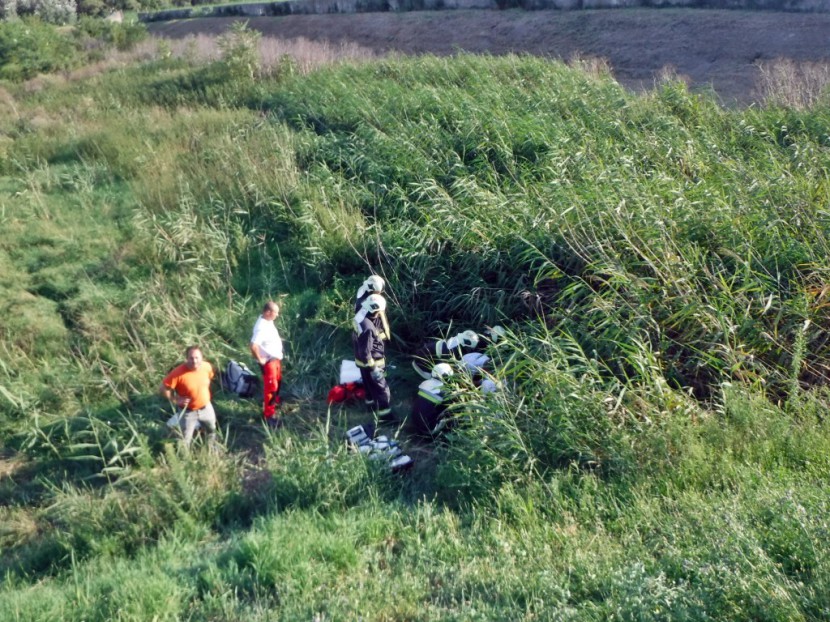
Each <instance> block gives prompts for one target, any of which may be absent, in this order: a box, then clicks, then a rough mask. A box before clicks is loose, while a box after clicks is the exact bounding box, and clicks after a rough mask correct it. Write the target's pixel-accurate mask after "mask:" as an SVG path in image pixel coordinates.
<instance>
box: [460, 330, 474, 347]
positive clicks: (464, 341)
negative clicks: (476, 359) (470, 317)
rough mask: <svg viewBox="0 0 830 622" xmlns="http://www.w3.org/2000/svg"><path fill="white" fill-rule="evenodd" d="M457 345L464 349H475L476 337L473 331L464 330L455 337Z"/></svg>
mask: <svg viewBox="0 0 830 622" xmlns="http://www.w3.org/2000/svg"><path fill="white" fill-rule="evenodd" d="M455 338H456V339H458V343H459V344H460V345H461V346H462V347H464V348H475V347H476V346H477V345H478V335H477V334H476V332H475V331H473V330H465V331H464V332H463V333H458V334H457V335H456V336H455Z"/></svg>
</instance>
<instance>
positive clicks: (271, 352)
mask: <svg viewBox="0 0 830 622" xmlns="http://www.w3.org/2000/svg"><path fill="white" fill-rule="evenodd" d="M279 314H280V308H279V305H277V303H276V302H274V301H273V300H269V301H268V302H266V303H265V306H264V307H263V308H262V315H260V316H259V318H257V321H256V324H254V333H253V335H251V353H252V354H253V355H254V358H255V359H256V360H257V362H258V363H259V366H260V367H261V368H262V389H263V391H262V392H263V396H262V415H263V417H265V421H266V422H267V423H268V425H269V426H270V427H272V428H279V427H281V426H282V421H281V420H280V416H279V406H280V384H281V382H282V339H280V333H279V331H278V330H277V327H276V326H275V325H274V320H276V319H277V317H278V316H279Z"/></svg>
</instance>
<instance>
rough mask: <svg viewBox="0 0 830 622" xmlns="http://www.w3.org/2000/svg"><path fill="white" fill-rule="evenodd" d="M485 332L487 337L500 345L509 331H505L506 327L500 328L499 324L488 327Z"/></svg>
mask: <svg viewBox="0 0 830 622" xmlns="http://www.w3.org/2000/svg"><path fill="white" fill-rule="evenodd" d="M484 332H485V333H487V337H488V338H489V339H490V341H492V342H493V343H498V342H499V341H500V340H501V339H503V338H504V336H505V335H506V334H507V331H506V330H504V326H499V325H498V324H496V325H495V326H488V327H487V328H485V329H484Z"/></svg>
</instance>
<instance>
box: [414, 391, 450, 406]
mask: <svg viewBox="0 0 830 622" xmlns="http://www.w3.org/2000/svg"><path fill="white" fill-rule="evenodd" d="M418 395H420V396H421V397H422V398H424V399H425V400H427V401H428V402H430V403H432V404H440V403H441V402H443V401H444V398H443V397H441V396H440V395H436V394H435V393H430V392H429V391H424V390H423V389H421V390H420V391H418Z"/></svg>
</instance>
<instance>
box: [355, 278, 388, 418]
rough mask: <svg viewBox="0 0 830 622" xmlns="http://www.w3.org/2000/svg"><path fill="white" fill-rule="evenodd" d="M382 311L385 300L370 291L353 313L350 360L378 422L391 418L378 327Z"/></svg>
mask: <svg viewBox="0 0 830 622" xmlns="http://www.w3.org/2000/svg"><path fill="white" fill-rule="evenodd" d="M384 311H386V299H385V298H384V297H383V296H381V295H380V294H370V295H369V296H367V297H366V299H365V300H364V301H363V304H362V305H361V308H360V311H358V313H357V314H356V315H355V316H354V331H355V332H354V362H355V364H356V365H357V367H358V369H359V370H360V378H361V380H362V381H363V387H364V388H365V389H366V403H367V405H369V406H370V408H371V409H372V410H374V411H375V414H376V415H377V417H378V419H379V420H381V421H394V417H393V416H392V409H391V407H390V403H391V393H390V391H389V385H388V384H387V383H386V374H385V371H386V359H385V351H386V348H385V346H384V333H383V331H382V330H379V329H378V324H382V321H381V320H380V316H381V314H383V312H384Z"/></svg>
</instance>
